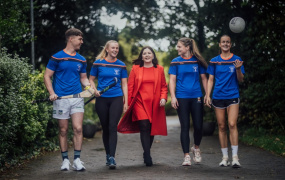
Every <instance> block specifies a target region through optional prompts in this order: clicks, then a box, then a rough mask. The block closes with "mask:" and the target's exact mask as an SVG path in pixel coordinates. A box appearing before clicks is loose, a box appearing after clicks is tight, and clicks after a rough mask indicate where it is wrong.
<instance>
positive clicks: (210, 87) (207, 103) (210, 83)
mask: <svg viewBox="0 0 285 180" xmlns="http://www.w3.org/2000/svg"><path fill="white" fill-rule="evenodd" d="M213 84H214V76H213V75H211V74H210V75H209V79H208V85H207V92H206V105H207V106H208V107H209V108H211V104H212V102H211V98H210V94H211V91H212V88H213Z"/></svg>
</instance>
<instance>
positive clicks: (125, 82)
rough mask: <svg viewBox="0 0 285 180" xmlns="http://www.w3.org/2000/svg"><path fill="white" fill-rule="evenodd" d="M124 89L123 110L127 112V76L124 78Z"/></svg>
mask: <svg viewBox="0 0 285 180" xmlns="http://www.w3.org/2000/svg"><path fill="white" fill-rule="evenodd" d="M122 90H123V94H124V109H123V112H124V113H125V112H126V111H127V110H128V79H127V78H122Z"/></svg>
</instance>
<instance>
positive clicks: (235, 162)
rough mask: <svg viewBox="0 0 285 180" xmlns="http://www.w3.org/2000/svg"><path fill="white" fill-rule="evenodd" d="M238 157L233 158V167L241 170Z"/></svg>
mask: <svg viewBox="0 0 285 180" xmlns="http://www.w3.org/2000/svg"><path fill="white" fill-rule="evenodd" d="M238 160H239V159H238V156H233V161H232V167H233V168H240V166H241V165H240V163H239V162H238Z"/></svg>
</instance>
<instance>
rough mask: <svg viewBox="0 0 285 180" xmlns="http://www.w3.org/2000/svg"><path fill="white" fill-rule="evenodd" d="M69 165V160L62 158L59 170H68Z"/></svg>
mask: <svg viewBox="0 0 285 180" xmlns="http://www.w3.org/2000/svg"><path fill="white" fill-rule="evenodd" d="M69 165H71V164H70V162H69V160H68V159H64V160H63V161H62V164H61V168H60V170H61V171H68V170H69Z"/></svg>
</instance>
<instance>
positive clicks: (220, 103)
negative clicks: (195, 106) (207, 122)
mask: <svg viewBox="0 0 285 180" xmlns="http://www.w3.org/2000/svg"><path fill="white" fill-rule="evenodd" d="M212 104H213V106H214V107H215V108H219V109H225V108H227V107H229V106H231V105H233V104H239V98H234V99H213V100H212Z"/></svg>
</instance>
